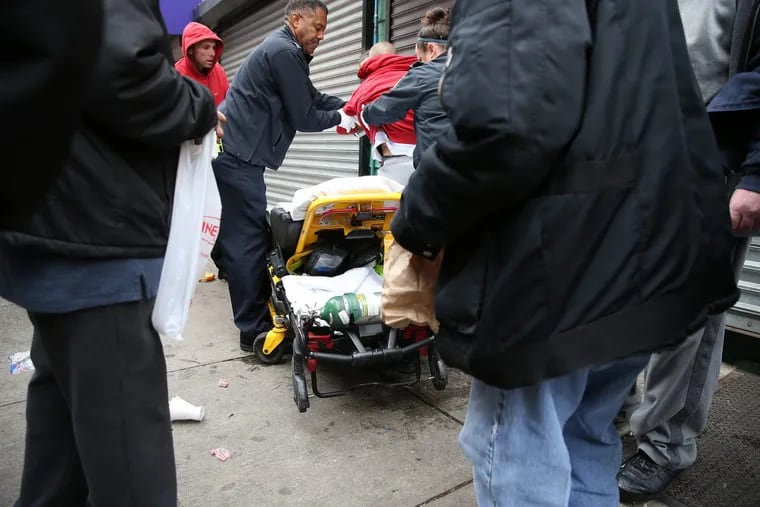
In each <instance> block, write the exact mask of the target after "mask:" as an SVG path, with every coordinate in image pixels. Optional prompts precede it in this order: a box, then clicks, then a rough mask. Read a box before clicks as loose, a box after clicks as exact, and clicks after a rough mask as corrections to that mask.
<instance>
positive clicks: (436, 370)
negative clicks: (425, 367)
mask: <svg viewBox="0 0 760 507" xmlns="http://www.w3.org/2000/svg"><path fill="white" fill-rule="evenodd" d="M428 363H429V365H430V373H431V374H432V376H433V387H434V388H435V389H436V390H438V391H443V390H444V389H446V384H448V383H449V370H448V368H446V363H444V362H443V359H441V355H440V354H439V353H438V349H436V348H435V347H431V348H430V349H429V350H428Z"/></svg>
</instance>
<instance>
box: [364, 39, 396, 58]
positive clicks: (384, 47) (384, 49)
mask: <svg viewBox="0 0 760 507" xmlns="http://www.w3.org/2000/svg"><path fill="white" fill-rule="evenodd" d="M395 54H396V46H394V45H393V43H392V42H388V41H382V42H378V43H377V44H375V45H373V46H372V47H371V48H369V53H368V54H367V58H372V57H373V56H377V55H395Z"/></svg>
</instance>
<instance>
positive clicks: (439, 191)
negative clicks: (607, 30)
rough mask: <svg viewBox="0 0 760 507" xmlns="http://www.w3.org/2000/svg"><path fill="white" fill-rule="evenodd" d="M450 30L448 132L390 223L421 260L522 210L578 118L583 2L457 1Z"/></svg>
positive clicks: (445, 93)
mask: <svg viewBox="0 0 760 507" xmlns="http://www.w3.org/2000/svg"><path fill="white" fill-rule="evenodd" d="M545 19H553V20H554V21H555V22H556V25H555V26H556V27H558V28H557V29H554V30H545V29H543V28H542V25H541V23H543V20H545ZM453 26H454V29H453V31H452V36H451V47H452V54H451V61H450V65H449V67H448V69H447V71H446V73H445V77H444V81H443V87H442V96H441V103H442V104H443V107H444V109H445V111H446V112H447V114H448V116H449V117H450V119H451V122H452V129H451V130H450V131H449V132H448V133H447V135H445V136H443V137H442V138H440V139H439V140H438V142H437V143H436V145H434V146H433V147H432V148H431V149H429V150H427V151H426V152H425V154H424V155H423V157H422V160H421V163H420V166H419V167H418V168H417V170H416V171H415V173H414V174H413V175H412V178H411V179H410V181H409V184H408V185H407V187H406V188H405V190H404V193H403V196H402V201H401V206H400V208H399V210H398V212H397V213H396V216H395V217H394V220H393V223H392V231H393V235H394V238H395V239H396V241H398V242H399V244H401V245H402V246H403V247H404V248H406V249H407V250H410V251H411V252H413V253H415V254H418V255H423V256H425V257H428V258H430V257H433V256H435V255H436V254H437V252H438V250H439V249H441V248H443V247H445V246H446V245H447V244H450V243H453V242H455V241H457V240H460V239H461V238H462V237H464V236H465V235H466V234H467V232H468V231H470V230H472V229H473V228H474V227H476V226H477V225H478V224H479V223H482V221H483V219H485V218H487V217H493V216H495V214H498V213H502V214H505V215H506V214H508V213H511V212H514V210H515V209H518V208H520V207H521V206H524V205H525V203H526V202H527V201H528V200H529V199H530V198H531V197H532V196H533V195H534V194H535V192H536V191H537V190H538V188H539V187H540V185H542V184H543V183H544V182H545V180H546V178H547V176H548V175H549V171H550V170H551V168H552V167H557V165H558V162H559V161H560V160H561V157H562V153H563V151H564V149H565V147H566V146H567V144H568V143H569V142H570V141H571V139H572V138H573V136H574V135H575V132H576V130H577V128H578V126H579V124H580V122H581V118H582V113H583V103H584V90H585V79H586V58H587V57H586V52H587V50H588V47H589V44H590V29H589V23H588V19H587V15H586V7H585V2H584V1H583V0H547V1H544V2H535V1H534V0H514V1H512V2H503V1H501V0H470V1H467V2H457V3H456V4H455V6H454V13H453Z"/></svg>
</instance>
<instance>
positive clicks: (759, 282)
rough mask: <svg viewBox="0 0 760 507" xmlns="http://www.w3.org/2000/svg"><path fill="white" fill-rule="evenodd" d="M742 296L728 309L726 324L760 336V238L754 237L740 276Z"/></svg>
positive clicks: (741, 331)
mask: <svg viewBox="0 0 760 507" xmlns="http://www.w3.org/2000/svg"><path fill="white" fill-rule="evenodd" d="M739 288H740V289H741V297H740V298H739V302H737V303H736V305H734V307H733V308H731V309H730V310H729V311H728V314H727V315H726V326H727V327H729V328H732V329H733V330H735V331H739V332H740V333H745V334H752V335H755V336H757V337H759V338H760V238H752V243H750V248H749V251H748V252H747V258H746V259H745V260H744V268H743V269H742V272H741V275H740V276H739Z"/></svg>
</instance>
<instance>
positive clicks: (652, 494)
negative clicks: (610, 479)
mask: <svg viewBox="0 0 760 507" xmlns="http://www.w3.org/2000/svg"><path fill="white" fill-rule="evenodd" d="M681 472H683V470H671V469H669V468H665V467H664V466H661V465H658V464H657V463H655V462H654V461H652V459H651V458H650V457H649V456H647V455H646V454H645V453H643V452H641V451H639V452H637V453H636V454H634V455H633V456H631V457H630V458H628V460H626V461H625V463H623V465H622V466H621V467H620V470H618V473H617V483H618V489H619V490H620V501H621V502H626V503H635V502H644V501H647V500H652V499H653V498H656V497H658V496H659V495H661V494H662V493H664V492H665V490H667V489H668V486H670V483H672V482H673V480H675V478H676V477H678V476H679V475H680V474H681Z"/></svg>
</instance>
